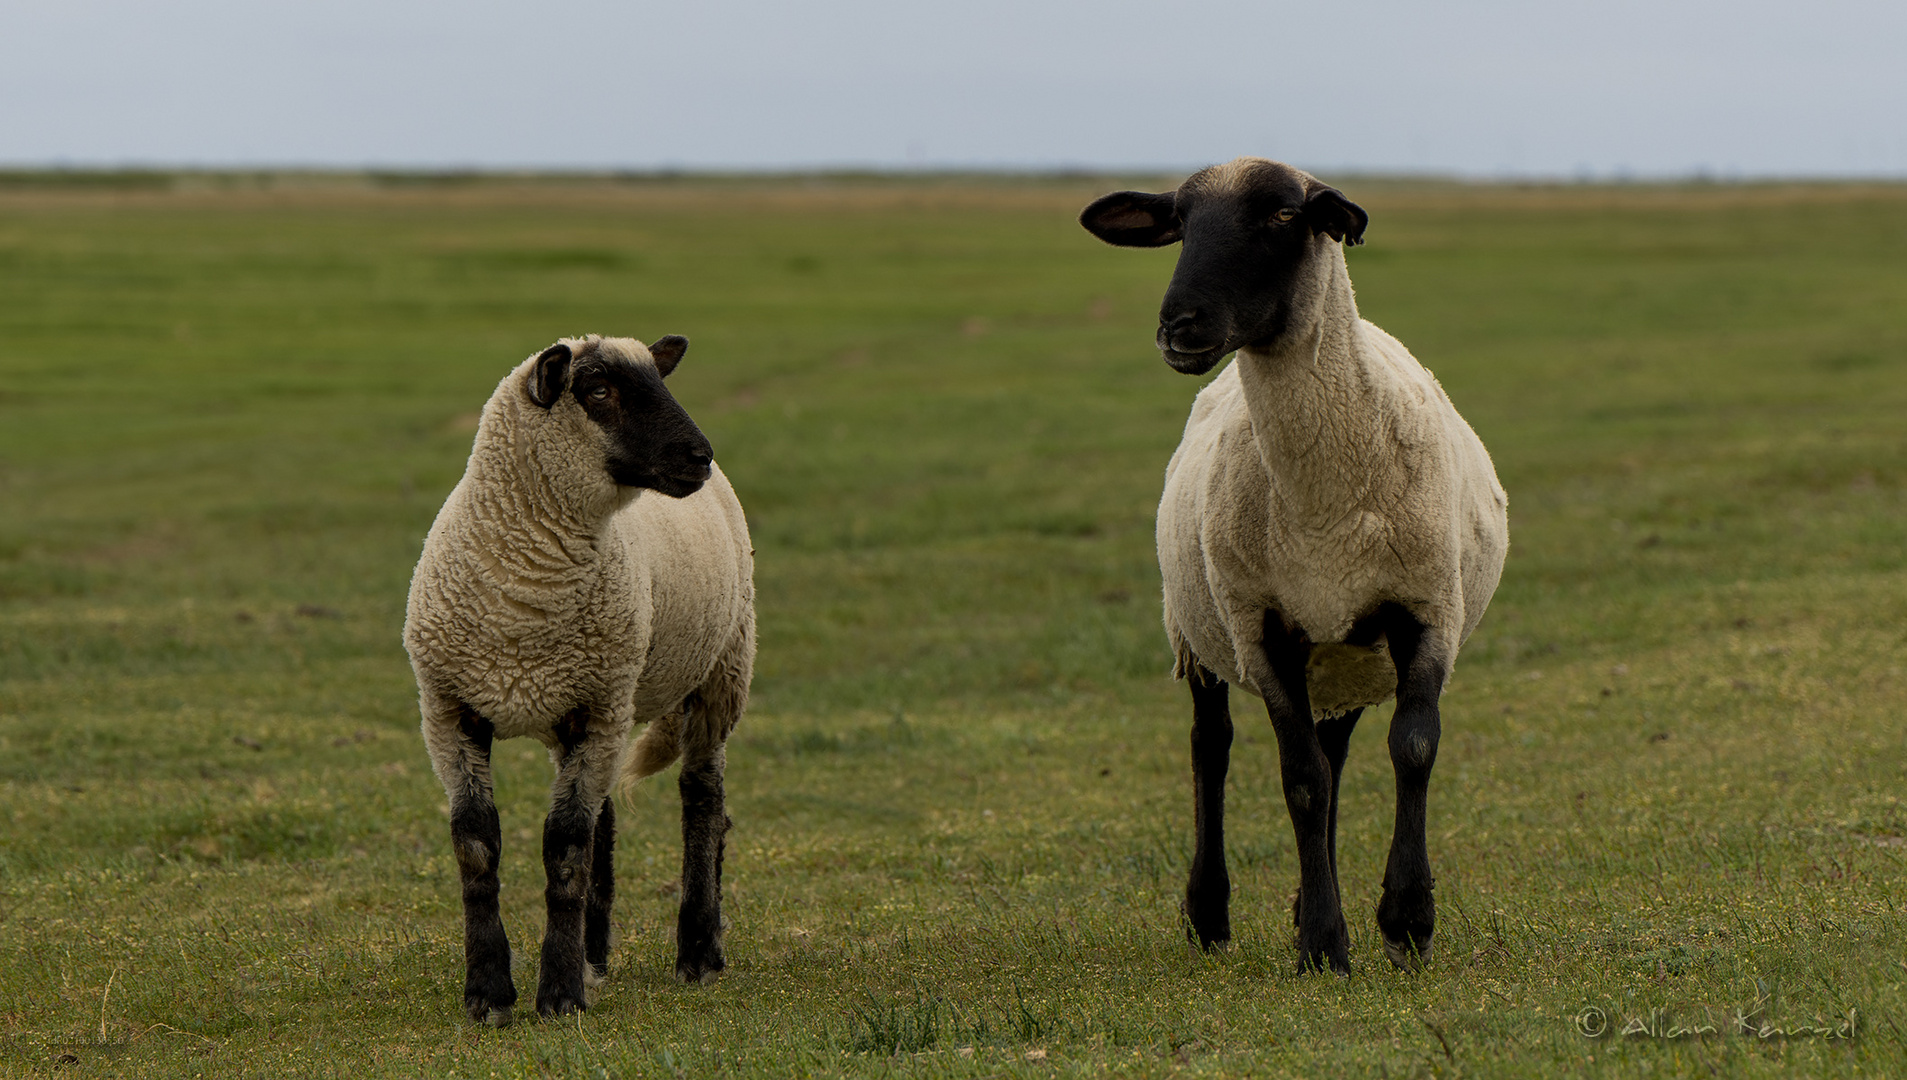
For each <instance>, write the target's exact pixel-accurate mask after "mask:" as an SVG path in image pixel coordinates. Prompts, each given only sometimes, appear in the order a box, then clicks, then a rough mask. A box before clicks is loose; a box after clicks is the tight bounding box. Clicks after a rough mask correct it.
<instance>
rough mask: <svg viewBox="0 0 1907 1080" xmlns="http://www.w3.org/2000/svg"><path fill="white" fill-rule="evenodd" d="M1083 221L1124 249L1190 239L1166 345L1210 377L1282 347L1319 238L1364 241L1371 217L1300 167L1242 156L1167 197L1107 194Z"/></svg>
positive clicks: (1179, 366) (1166, 308) (1175, 279)
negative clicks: (1253, 350)
mask: <svg viewBox="0 0 1907 1080" xmlns="http://www.w3.org/2000/svg"><path fill="white" fill-rule="evenodd" d="M1079 220H1080V224H1082V225H1084V226H1085V227H1086V229H1087V230H1088V231H1089V232H1091V233H1092V234H1093V235H1095V236H1097V237H1099V238H1100V239H1102V240H1105V241H1106V242H1107V243H1111V244H1118V245H1121V246H1124V247H1161V246H1163V245H1166V244H1170V243H1174V242H1177V241H1181V240H1183V241H1184V243H1185V247H1184V250H1183V251H1181V252H1180V253H1179V263H1178V267H1177V268H1176V269H1175V270H1174V271H1173V273H1172V283H1171V284H1170V285H1169V286H1167V288H1166V292H1165V300H1164V302H1163V303H1162V304H1161V305H1160V307H1159V331H1158V336H1157V342H1158V346H1159V352H1160V353H1161V354H1162V355H1163V356H1164V357H1165V362H1166V363H1168V364H1170V365H1171V366H1172V368H1173V369H1174V370H1175V371H1181V372H1184V373H1185V374H1187V375H1203V374H1205V373H1206V372H1208V371H1210V370H1212V368H1214V367H1216V366H1217V365H1218V362H1219V361H1220V360H1223V359H1224V358H1225V356H1226V354H1228V353H1230V352H1232V351H1233V350H1234V349H1237V348H1239V347H1240V346H1245V345H1253V346H1263V345H1269V344H1271V343H1272V342H1275V341H1277V340H1278V338H1279V337H1280V336H1282V335H1283V334H1284V332H1285V330H1286V328H1287V327H1288V326H1289V324H1290V321H1291V312H1292V307H1293V304H1294V302H1295V300H1296V299H1297V295H1298V292H1299V289H1300V286H1301V284H1302V280H1303V271H1304V268H1305V261H1306V260H1307V259H1308V258H1310V257H1312V256H1313V255H1314V254H1315V252H1316V251H1317V250H1318V245H1317V241H1316V238H1317V237H1318V236H1320V235H1328V236H1330V237H1331V238H1332V239H1334V240H1346V241H1349V242H1350V243H1353V244H1355V243H1361V242H1362V238H1363V234H1364V225H1365V223H1366V222H1367V221H1368V218H1367V216H1366V215H1365V213H1364V211H1363V210H1362V209H1361V208H1359V207H1358V206H1357V205H1356V204H1355V203H1352V202H1350V201H1349V200H1348V199H1346V198H1345V197H1344V196H1343V194H1341V193H1340V192H1338V191H1337V190H1336V189H1335V188H1329V187H1326V186H1324V185H1323V184H1320V183H1319V182H1318V181H1317V180H1315V179H1313V178H1311V177H1309V176H1306V175H1305V174H1304V173H1301V172H1299V171H1297V170H1296V169H1292V168H1290V167H1288V166H1285V165H1280V164H1278V163H1277V162H1272V161H1257V160H1250V159H1241V160H1239V161H1234V162H1232V163H1231V164H1229V165H1217V166H1213V167H1212V168H1209V169H1206V170H1204V171H1202V172H1199V173H1197V174H1195V175H1194V176H1192V177H1191V178H1190V179H1188V180H1186V182H1185V183H1184V184H1181V185H1180V186H1179V189H1178V190H1177V191H1175V192H1171V193H1168V194H1162V195H1152V194H1147V193H1144V192H1137V191H1122V192H1117V193H1115V194H1112V195H1107V196H1106V197H1104V198H1102V199H1100V200H1098V201H1097V202H1094V203H1093V204H1092V205H1091V206H1088V207H1087V208H1086V209H1085V211H1084V212H1083V213H1081V214H1080V219H1079Z"/></svg>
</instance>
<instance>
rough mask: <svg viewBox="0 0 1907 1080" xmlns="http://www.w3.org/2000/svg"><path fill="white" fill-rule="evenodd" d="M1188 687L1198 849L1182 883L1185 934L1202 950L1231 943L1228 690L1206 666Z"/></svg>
mask: <svg viewBox="0 0 1907 1080" xmlns="http://www.w3.org/2000/svg"><path fill="white" fill-rule="evenodd" d="M1186 682H1187V683H1188V684H1189V685H1190V686H1191V688H1192V803H1193V829H1194V834H1195V837H1196V845H1197V846H1196V847H1195V848H1194V849H1193V854H1192V873H1191V876H1190V878H1189V880H1187V882H1186V884H1185V909H1184V910H1185V924H1186V925H1185V935H1186V937H1187V938H1189V939H1190V940H1192V941H1194V942H1196V943H1197V944H1198V946H1199V947H1200V948H1202V949H1206V950H1211V949H1216V948H1222V947H1224V946H1226V945H1229V944H1231V940H1232V916H1231V899H1232V881H1231V877H1230V875H1229V874H1227V873H1226V871H1225V774H1226V772H1227V771H1228V770H1229V769H1230V767H1231V753H1232V710H1231V704H1230V690H1229V688H1228V687H1227V686H1226V685H1225V683H1224V682H1223V681H1222V680H1220V679H1219V677H1218V676H1217V675H1214V674H1213V673H1212V672H1210V671H1208V670H1206V669H1205V668H1204V667H1196V668H1194V669H1193V670H1192V671H1191V672H1190V673H1189V674H1188V675H1187V677H1186Z"/></svg>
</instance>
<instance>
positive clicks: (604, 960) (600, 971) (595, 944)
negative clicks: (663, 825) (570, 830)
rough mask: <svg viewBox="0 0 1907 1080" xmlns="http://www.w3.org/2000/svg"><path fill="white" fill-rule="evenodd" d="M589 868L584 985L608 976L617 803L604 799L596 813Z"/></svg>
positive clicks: (614, 879) (614, 882)
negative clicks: (587, 968) (586, 968)
mask: <svg viewBox="0 0 1907 1080" xmlns="http://www.w3.org/2000/svg"><path fill="white" fill-rule="evenodd" d="M591 855H592V860H591V862H590V866H589V908H588V910H587V911H586V912H585V913H584V916H583V958H584V959H585V960H587V961H588V962H589V971H588V972H587V973H586V974H585V975H584V980H585V981H586V982H590V983H594V982H597V981H599V980H601V979H602V978H603V977H604V976H606V975H608V974H609V915H610V911H611V909H612V908H614V907H615V904H616V803H615V801H614V800H613V799H604V800H603V805H602V809H600V810H598V811H597V812H596V837H595V841H594V845H593V848H592V851H591Z"/></svg>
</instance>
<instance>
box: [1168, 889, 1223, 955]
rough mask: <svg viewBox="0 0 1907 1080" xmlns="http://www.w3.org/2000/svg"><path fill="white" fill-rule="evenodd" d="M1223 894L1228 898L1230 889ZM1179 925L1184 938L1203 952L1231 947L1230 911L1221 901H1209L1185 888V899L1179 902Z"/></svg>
mask: <svg viewBox="0 0 1907 1080" xmlns="http://www.w3.org/2000/svg"><path fill="white" fill-rule="evenodd" d="M1223 895H1225V896H1226V897H1227V898H1228V899H1229V895H1230V890H1229V889H1227V890H1226V892H1225V894H1223ZM1179 926H1180V928H1181V929H1183V930H1184V931H1185V940H1187V941H1189V942H1191V943H1192V944H1194V945H1197V946H1198V947H1199V948H1200V949H1202V950H1204V951H1205V952H1219V951H1221V950H1224V949H1229V948H1231V945H1232V919H1231V913H1230V912H1229V911H1227V910H1226V904H1225V903H1223V902H1219V903H1210V902H1207V901H1205V900H1204V899H1203V898H1202V897H1199V896H1195V895H1192V894H1191V892H1190V890H1187V895H1186V897H1185V900H1184V901H1182V902H1181V903H1180V904H1179Z"/></svg>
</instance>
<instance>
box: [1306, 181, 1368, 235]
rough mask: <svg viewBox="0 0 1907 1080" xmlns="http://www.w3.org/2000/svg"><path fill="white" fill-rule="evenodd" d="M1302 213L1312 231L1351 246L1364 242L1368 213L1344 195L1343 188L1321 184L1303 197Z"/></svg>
mask: <svg viewBox="0 0 1907 1080" xmlns="http://www.w3.org/2000/svg"><path fill="white" fill-rule="evenodd" d="M1304 216H1305V220H1306V221H1307V222H1309V223H1310V225H1311V231H1312V232H1314V233H1324V234H1326V235H1328V236H1330V238H1331V239H1333V240H1342V241H1344V242H1345V243H1347V244H1351V245H1353V246H1355V245H1357V244H1362V243H1363V242H1364V226H1366V225H1369V224H1370V223H1371V215H1369V214H1367V213H1365V212H1364V208H1363V207H1361V206H1359V205H1358V204H1356V203H1354V202H1352V201H1351V200H1349V199H1347V198H1345V197H1344V192H1342V191H1339V190H1338V189H1337V188H1329V187H1321V188H1319V189H1317V190H1316V191H1314V192H1312V193H1311V195H1310V197H1308V198H1306V199H1305V201H1304Z"/></svg>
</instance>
